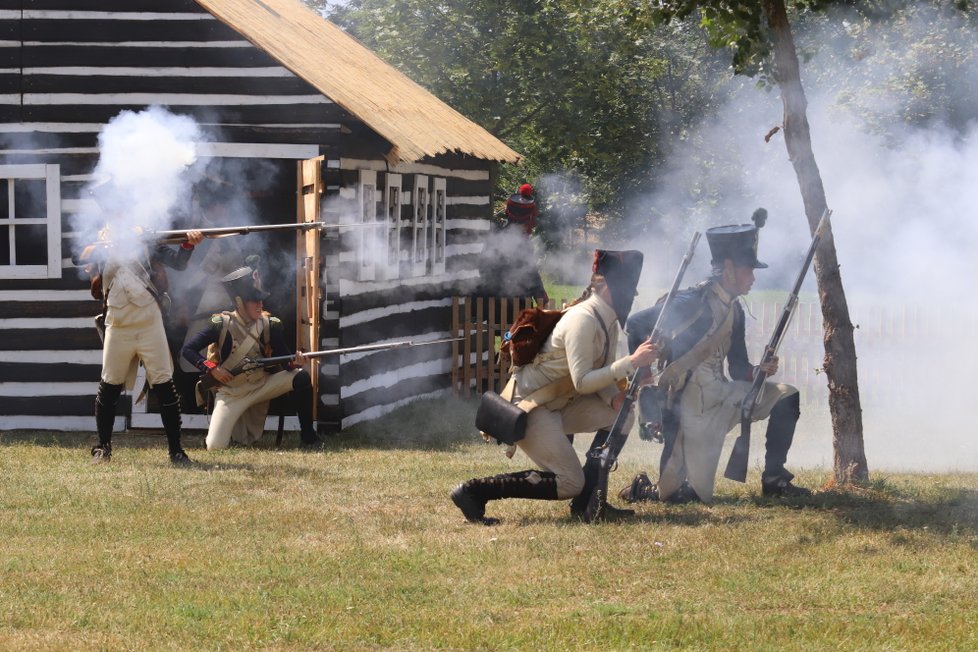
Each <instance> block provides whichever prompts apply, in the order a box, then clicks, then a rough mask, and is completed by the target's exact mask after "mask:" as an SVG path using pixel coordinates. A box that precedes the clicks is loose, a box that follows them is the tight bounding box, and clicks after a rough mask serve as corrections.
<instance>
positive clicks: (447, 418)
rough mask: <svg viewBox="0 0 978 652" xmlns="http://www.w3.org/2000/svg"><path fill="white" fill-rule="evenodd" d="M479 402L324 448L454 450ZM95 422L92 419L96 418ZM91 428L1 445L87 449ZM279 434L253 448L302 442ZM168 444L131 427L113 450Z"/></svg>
mask: <svg viewBox="0 0 978 652" xmlns="http://www.w3.org/2000/svg"><path fill="white" fill-rule="evenodd" d="M477 407H478V400H476V399H470V400H455V399H445V398H438V399H427V400H421V401H415V402H414V403H410V404H408V405H405V406H404V407H401V408H398V409H397V410H394V411H393V412H390V413H388V414H386V415H384V416H382V417H379V418H377V419H373V420H371V421H368V422H363V423H358V424H356V425H354V426H351V427H350V428H347V429H346V430H344V431H343V432H340V433H337V434H335V435H328V436H326V437H325V450H326V451H330V450H346V449H365V448H371V449H378V450H397V449H401V450H403V449H412V450H441V451H450V450H455V449H458V448H461V447H464V446H466V445H469V444H472V443H477V442H479V441H481V440H480V439H479V433H478V431H477V430H476V429H475V425H474V424H475V412H476V408H477ZM93 425H94V422H93ZM183 438H184V442H185V444H184V448H186V449H187V451H188V452H189V453H190V454H191V456H193V453H194V452H195V450H196V451H197V452H199V451H200V450H201V449H203V448H204V435H203V434H197V433H184V437H183ZM95 441H96V439H95V435H94V433H93V432H58V431H42V430H13V431H4V432H0V446H4V445H11V444H31V445H34V446H52V447H59V448H86V447H89V448H90V447H91V446H92V445H94V444H95ZM274 442H275V433H274V432H272V431H266V432H265V435H264V436H263V437H262V439H261V440H260V441H259V442H258V443H257V445H255V446H254V447H251V448H252V449H254V450H273V451H274V450H290V449H294V448H296V446H297V445H298V439H297V435H296V434H295V433H290V434H287V435H286V437H285V439H284V441H283V443H282V447H281V448H275V445H274ZM156 446H164V447H165V446H166V440H165V438H164V437H163V433H162V432H161V431H154V432H145V431H130V432H127V433H122V434H120V433H116V434H114V435H113V436H112V447H113V449H115V448H126V447H130V448H153V447H156Z"/></svg>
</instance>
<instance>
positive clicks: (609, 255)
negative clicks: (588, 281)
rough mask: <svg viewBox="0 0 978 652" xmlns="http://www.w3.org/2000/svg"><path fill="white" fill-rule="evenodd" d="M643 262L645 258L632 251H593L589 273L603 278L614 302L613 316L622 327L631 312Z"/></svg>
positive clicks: (640, 253)
mask: <svg viewBox="0 0 978 652" xmlns="http://www.w3.org/2000/svg"><path fill="white" fill-rule="evenodd" d="M644 261H645V257H644V256H643V255H642V252H641V251H635V250H634V249H631V250H627V251H608V250H605V249H595V250H594V266H593V267H592V268H591V271H593V272H594V273H595V274H600V275H601V276H603V277H604V279H605V282H607V284H608V289H609V290H610V291H611V300H612V301H613V302H614V307H615V314H616V315H617V316H618V321H619V323H620V324H621V325H622V326H624V325H625V320H626V319H628V313H629V312H631V310H632V302H633V301H635V288H637V287H638V279H639V277H640V276H641V275H642V264H643V263H644Z"/></svg>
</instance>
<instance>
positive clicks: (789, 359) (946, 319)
mask: <svg viewBox="0 0 978 652" xmlns="http://www.w3.org/2000/svg"><path fill="white" fill-rule="evenodd" d="M554 303H556V304H557V305H558V306H559V305H562V304H565V303H566V302H564V301H559V300H558V301H557V302H554V301H551V305H550V306H549V307H554ZM530 305H532V300H531V299H529V298H515V297H514V298H473V297H456V298H454V299H453V301H452V332H453V333H455V334H456V336H458V337H463V338H464V340H463V341H462V342H456V343H453V345H452V348H453V351H452V354H453V363H452V391H453V393H454V394H455V395H456V396H471V395H473V394H475V395H476V396H478V395H481V394H482V393H483V392H485V391H487V390H490V389H491V390H494V391H497V392H498V391H500V390H501V389H502V387H503V386H504V385H505V384H506V381H507V380H508V379H509V370H508V369H501V368H500V367H499V365H498V362H497V358H496V347H497V343H498V342H499V338H500V336H501V335H502V334H503V333H505V332H506V331H507V330H508V329H509V325H510V323H511V322H512V320H513V317H514V316H515V315H516V314H517V313H518V312H519V311H520V310H522V309H523V308H525V307H528V306H530ZM745 309H746V312H747V313H748V314H747V353H748V356H749V357H750V358H751V359H752V360H755V361H756V360H757V359H758V358H759V357H760V355H761V352H762V350H763V348H764V346H765V345H766V344H767V342H768V340H769V339H770V337H771V332H772V331H773V330H774V327H775V324H776V323H777V320H778V317H779V316H780V315H781V309H782V305H781V304H779V303H776V302H773V301H772V302H755V301H751V300H749V299H748V300H747V301H746V302H745ZM852 321H853V324H855V325H856V332H855V337H856V351H857V354H858V356H859V361H858V364H859V366H858V373H859V385H860V395H861V397H862V398H863V401H864V403H874V404H894V403H899V402H902V401H906V400H909V399H910V398H911V396H910V394H911V393H912V391H913V384H912V383H908V382H907V374H908V373H915V372H914V370H915V369H918V368H920V367H922V366H924V365H925V364H926V357H927V356H928V355H930V354H929V353H928V350H930V348H931V347H932V346H935V345H938V346H939V345H940V343H941V342H948V341H951V340H952V338H957V339H958V340H960V333H961V332H970V333H975V332H978V329H976V328H974V327H975V326H976V325H978V315H976V314H975V311H974V310H970V309H969V310H968V311H965V312H963V313H962V314H961V315H957V316H955V317H954V318H951V317H950V316H949V315H948V314H942V315H934V314H931V313H930V312H929V311H927V310H925V309H921V308H916V307H913V306H897V307H888V308H881V307H877V306H860V307H858V308H857V309H854V310H853V314H852ZM971 339H972V340H974V339H975V338H974V336H973V335H972V337H971ZM924 343H926V346H922V344H924ZM961 347H962V342H960V341H958V342H957V345H956V347H955V348H961ZM968 348H969V347H965V348H964V349H962V350H968ZM824 356H825V350H824V348H823V343H822V313H821V307H820V306H819V304H818V303H815V302H807V303H800V304H798V306H797V308H796V310H795V314H794V317H793V319H792V322H791V325H790V326H789V328H788V333H787V336H786V337H785V339H784V341H783V343H782V345H781V350H780V352H779V357H780V359H781V370H780V371H779V373H778V375H777V376H775V378H774V379H773V380H775V381H777V382H782V383H788V384H791V385H794V386H795V387H797V388H798V389H799V391H800V392H801V396H802V402H803V404H805V405H808V406H815V407H822V406H825V405H826V404H827V402H828V387H827V384H826V377H825V374H824V373H823V372H822V365H823V359H824Z"/></svg>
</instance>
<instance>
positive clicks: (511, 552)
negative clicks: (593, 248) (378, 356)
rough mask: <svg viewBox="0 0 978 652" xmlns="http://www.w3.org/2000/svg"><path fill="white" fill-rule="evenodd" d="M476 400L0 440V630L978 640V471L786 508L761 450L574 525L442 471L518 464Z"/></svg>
mask: <svg viewBox="0 0 978 652" xmlns="http://www.w3.org/2000/svg"><path fill="white" fill-rule="evenodd" d="M473 411H474V408H473V405H472V404H469V403H461V404H460V403H457V402H452V401H448V400H446V401H440V402H439V401H427V402H423V403H418V404H415V405H412V406H408V407H407V408H404V409H402V410H400V411H399V412H397V413H395V414H394V415H391V416H390V417H388V418H386V419H384V420H383V421H381V422H379V423H374V424H371V425H370V426H369V427H358V428H356V429H353V430H352V431H350V432H347V433H344V434H343V435H342V436H339V437H336V438H333V439H331V440H330V443H329V446H328V449H327V451H326V452H324V453H320V454H303V453H300V452H297V451H295V450H294V448H289V449H286V450H282V451H278V450H274V449H272V448H267V447H266V448H255V449H243V448H236V449H229V450H227V451H221V452H213V453H207V452H205V451H203V450H201V448H200V447H201V439H200V438H199V437H194V436H192V437H189V444H190V446H189V447H188V450H189V452H190V454H191V457H193V458H194V459H196V460H198V461H199V463H198V465H197V466H196V467H195V468H191V469H173V468H171V467H170V466H169V464H168V463H167V462H166V454H165V450H164V443H163V438H162V436H158V435H121V436H119V437H118V439H117V445H116V447H115V451H114V458H113V460H112V462H111V464H108V465H100V466H92V465H90V464H89V463H88V447H89V446H90V445H91V436H90V435H88V436H85V435H75V434H53V433H22V432H20V433H6V434H3V435H0V450H2V454H3V465H2V468H0V540H2V548H0V550H2V552H0V573H2V581H0V649H3V650H25V649H28V650H30V649H64V650H95V649H97V650H115V649H130V650H150V649H152V650H156V649H164V650H169V649H173V650H246V649H272V650H314V649H315V650H380V649H395V650H427V649H453V650H470V649H482V650H580V649H584V650H631V649H635V650H660V649H663V650H664V649H683V650H974V649H978V555H976V552H978V551H976V548H978V476H975V475H926V476H925V475H886V474H884V473H882V472H878V471H877V472H876V473H875V474H874V483H873V485H872V486H871V487H870V488H867V489H864V490H859V491H858V492H854V493H836V492H832V491H825V492H821V493H819V494H818V495H817V496H816V497H815V498H813V499H810V500H806V501H800V502H795V503H781V502H777V501H768V500H765V499H763V498H761V497H760V496H759V495H758V494H759V492H758V479H757V470H756V469H752V474H751V477H750V479H749V482H748V484H746V485H738V484H735V483H731V482H729V481H726V480H721V481H720V482H719V484H718V500H717V502H716V503H715V504H714V505H713V506H710V507H706V506H702V505H684V506H663V505H657V504H652V505H646V506H642V507H640V509H639V514H638V516H637V517H636V518H634V519H632V520H628V521H625V522H617V523H606V524H601V525H584V524H581V523H577V522H574V521H572V520H571V519H570V518H569V515H568V509H567V503H566V502H537V501H519V500H509V501H501V502H498V503H490V506H489V513H490V514H492V515H494V516H498V517H501V518H502V519H503V523H502V524H501V525H499V526H497V527H493V528H486V527H483V526H478V525H469V524H466V523H465V522H464V521H463V520H462V518H461V516H460V514H459V512H458V511H457V510H456V509H455V507H454V506H453V505H452V504H451V502H450V501H449V500H448V497H447V494H448V492H449V490H450V489H451V488H452V486H453V485H454V484H456V483H457V482H459V481H462V480H464V479H466V478H469V477H473V476H477V475H491V474H495V473H500V472H505V471H515V470H520V469H522V468H527V467H528V466H529V465H528V463H527V460H526V459H525V458H522V457H521V456H518V457H517V458H516V459H515V460H512V461H510V460H507V459H506V458H505V457H504V456H503V455H502V454H501V452H500V451H499V449H498V448H497V447H495V446H490V445H487V444H483V443H481V442H479V441H478V440H477V438H476V437H475V435H474V433H473V432H472V430H473V429H472V428H471V427H470V425H469V424H471V422H472V421H471V420H472V414H473ZM268 437H269V438H270V436H268ZM579 439H583V438H579ZM290 443H291V444H292V445H293V446H294V443H295V442H294V441H293V442H290ZM583 443H584V442H583V441H579V442H578V444H579V446H581V445H583ZM758 445H759V446H760V444H759V443H758ZM642 447H645V448H646V449H648V450H652V445H651V444H649V443H647V442H641V441H639V440H638V439H637V438H636V439H634V440H633V441H630V442H629V444H628V446H626V453H629V454H628V455H626V456H624V458H623V463H622V468H621V469H619V471H618V472H616V473H615V474H614V475H613V477H612V485H613V487H614V488H617V487H619V486H620V485H622V484H624V483H625V482H626V481H627V479H628V478H629V477H630V476H631V474H633V473H634V472H635V471H636V470H638V469H639V468H641V467H644V465H645V463H646V462H647V458H648V457H649V456H648V455H645V456H643V455H639V453H640V452H641V451H642V450H643V448H642ZM656 452H657V451H656ZM640 458H641V459H640ZM870 463H871V464H872V460H870ZM827 477H828V476H827V472H826V471H824V470H810V471H807V472H803V473H801V474H800V475H799V480H800V481H801V483H802V484H806V485H808V486H818V485H820V484H822V483H823V482H824V481H825V480H826V479H827Z"/></svg>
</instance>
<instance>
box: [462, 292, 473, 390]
mask: <svg viewBox="0 0 978 652" xmlns="http://www.w3.org/2000/svg"><path fill="white" fill-rule="evenodd" d="M462 315H463V316H462V328H463V331H464V332H463V335H464V336H465V340H464V344H463V346H462V351H463V353H462V355H463V357H464V360H463V362H462V396H464V397H466V398H468V397H469V395H471V393H472V387H471V380H472V301H471V299H466V301H465V308H464V311H463V313H462Z"/></svg>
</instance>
